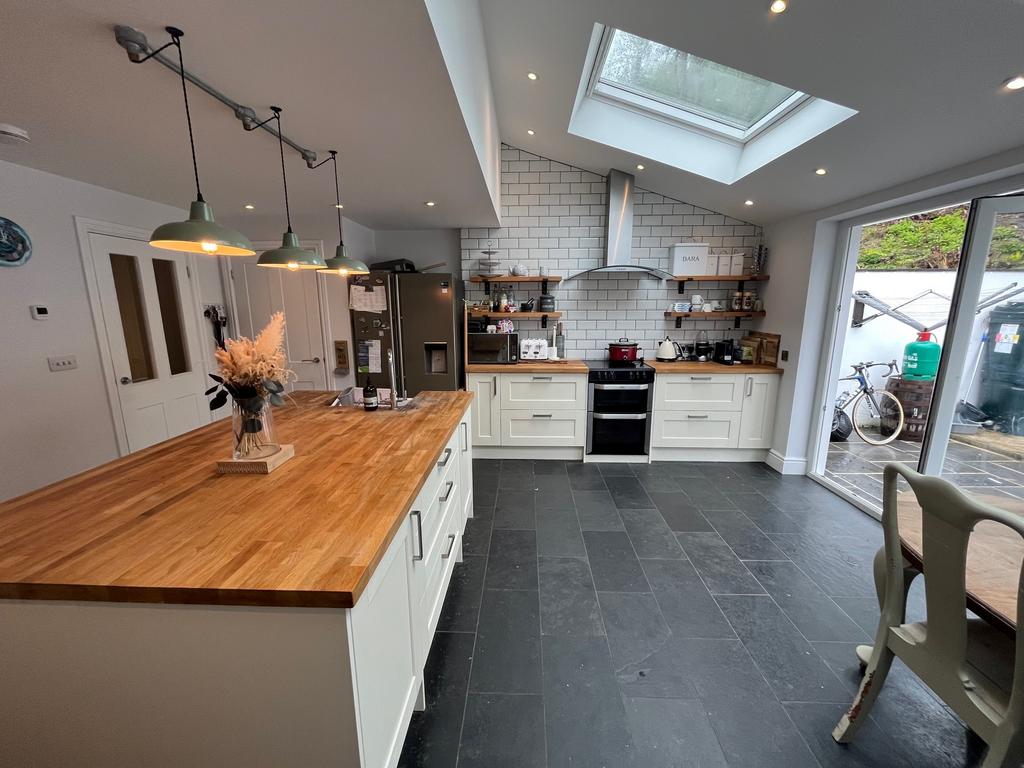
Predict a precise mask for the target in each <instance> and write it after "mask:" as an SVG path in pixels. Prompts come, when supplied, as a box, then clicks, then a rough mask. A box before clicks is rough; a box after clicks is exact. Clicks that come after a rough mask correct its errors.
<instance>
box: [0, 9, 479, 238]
mask: <svg viewBox="0 0 1024 768" xmlns="http://www.w3.org/2000/svg"><path fill="white" fill-rule="evenodd" d="M115 24H126V25H129V26H133V27H135V28H137V29H139V30H140V31H142V32H143V33H145V34H146V36H147V37H148V38H149V42H150V44H151V45H152V46H153V47H157V46H159V45H162V44H163V43H164V42H166V41H167V40H168V37H167V34H166V33H165V32H164V31H163V27H164V26H166V25H168V24H171V25H174V26H178V27H180V28H182V29H183V30H184V31H185V37H184V39H183V48H184V56H185V67H186V69H188V70H189V71H191V72H193V73H194V74H196V75H198V76H199V77H201V78H203V79H204V80H206V81H207V82H209V83H210V84H212V85H213V86H215V87H216V88H218V89H219V90H221V91H222V92H223V93H225V94H227V95H228V96H230V97H231V98H233V99H235V100H236V101H238V102H240V103H242V104H246V105H249V106H251V107H253V108H254V109H255V110H256V112H257V114H258V115H259V117H260V118H261V119H262V118H263V117H265V116H267V115H269V111H268V109H267V107H268V106H269V105H270V104H277V105H280V106H282V107H283V108H284V114H283V116H282V119H283V122H284V133H285V135H287V136H289V137H291V138H293V139H295V140H296V141H297V142H299V143H300V144H303V145H304V146H307V147H310V148H311V149H314V150H315V151H317V152H318V154H319V155H320V156H321V157H326V150H327V149H330V148H336V149H338V150H339V151H340V166H341V169H342V180H341V183H342V198H343V201H344V203H345V211H344V213H345V215H346V216H348V217H350V218H352V219H355V220H356V221H359V222H360V223H362V224H365V225H367V226H370V227H373V228H376V229H381V228H383V229H386V228H405V229H416V228H435V227H459V226H464V225H467V224H473V223H476V224H477V225H486V224H488V223H490V222H493V220H494V213H493V208H492V207H491V205H490V200H489V197H488V193H487V188H486V185H485V183H484V179H483V174H482V172H481V170H480V165H479V163H478V161H477V159H476V154H475V153H474V150H473V146H472V144H471V142H470V139H469V136H468V134H467V131H466V126H465V123H464V121H463V118H462V113H461V112H460V110H459V106H458V103H457V102H456V98H455V95H454V93H453V90H452V86H451V82H450V80H449V77H448V73H447V70H446V69H445V65H444V61H443V59H442V57H441V52H440V50H439V48H438V43H437V40H436V38H435V36H434V31H433V28H432V27H431V24H430V20H429V18H428V16H427V13H426V9H425V7H424V5H423V4H422V3H421V2H412V1H411V0H372V2H370V1H367V2H338V0H303V2H301V3H285V2H276V1H275V0H218V1H217V2H209V1H208V0H207V1H205V2H204V1H202V0H183V1H179V2H176V3H173V4H169V3H166V2H160V1H159V0H105V1H104V2H102V3H99V2H90V0H4V1H3V8H2V10H0V52H2V53H0V57H2V66H0V93H2V94H3V96H2V98H0V122H7V123H14V124H16V125H19V126H21V127H24V128H27V129H28V130H29V131H30V133H31V135H32V142H31V144H29V145H27V146H24V145H22V146H12V145H5V144H0V160H8V161H10V162H13V163H18V164H21V165H27V166H30V167H34V168H39V169H42V170H46V171H50V172H53V173H56V174H60V175H62V176H68V177H71V178H76V179H80V180H83V181H87V182H90V183H93V184H98V185H100V186H103V187H108V188H111V189H116V190H119V191H122V192H127V193H130V194H134V195H139V196H141V197H145V198H149V199H152V200H158V201H161V202H166V203H171V204H174V205H178V206H181V207H183V208H187V207H188V203H189V201H190V200H191V199H192V198H193V196H194V193H193V189H192V179H191V172H190V171H191V169H190V161H189V155H188V141H187V134H186V131H185V118H184V111H183V108H182V101H181V89H180V85H179V82H178V80H177V79H176V78H175V76H174V74H173V73H172V72H171V71H170V70H168V69H167V68H165V67H163V66H162V65H160V64H159V63H157V62H153V61H150V62H147V63H145V64H132V63H131V62H129V60H128V57H127V54H126V53H125V51H124V50H123V49H122V48H120V47H119V46H118V45H117V44H116V43H115V41H114V34H113V26H114V25H115ZM190 100H191V105H192V115H193V123H194V125H195V130H196V141H197V147H198V152H199V162H200V174H201V180H202V186H203V192H204V194H205V196H206V199H207V200H208V201H209V202H210V203H211V204H212V205H213V207H214V211H215V212H216V214H217V216H218V218H221V219H231V220H232V222H233V223H235V224H239V223H240V222H239V220H238V219H236V218H235V217H236V216H239V215H247V214H245V211H244V210H243V206H244V205H245V204H246V203H251V204H253V205H255V206H256V208H255V210H254V211H253V213H252V214H251V215H252V216H260V217H265V216H268V215H275V214H276V215H279V216H280V217H281V221H282V226H281V229H282V230H283V228H284V227H283V219H284V205H283V198H282V190H281V183H280V161H279V159H278V154H277V153H278V149H277V145H276V142H275V141H274V138H273V137H272V136H271V135H270V134H268V133H266V132H264V131H256V132H254V133H245V132H244V131H243V130H242V128H241V123H240V122H238V121H237V120H236V119H235V117H234V116H233V115H232V113H231V111H230V110H229V109H228V108H227V107H225V106H223V105H222V104H220V103H219V102H217V101H215V100H213V99H212V98H211V97H209V96H207V95H206V94H204V93H202V92H201V91H199V90H198V89H196V88H193V87H192V86H190ZM285 153H286V155H285V157H286V160H287V164H288V165H287V167H288V181H289V192H290V194H291V202H292V212H293V215H296V216H297V217H301V218H302V220H303V221H309V220H310V219H311V218H313V219H316V220H320V219H321V218H322V220H323V223H324V226H327V227H329V226H330V225H331V222H332V221H333V218H334V215H335V211H334V207H333V202H334V181H333V179H332V178H331V171H330V169H329V167H327V166H325V167H323V168H320V169H319V170H317V171H310V170H308V169H307V168H306V166H305V163H304V162H303V161H302V159H301V158H300V157H299V156H298V154H297V153H295V152H294V151H292V150H290V149H289V148H288V147H285ZM426 200H436V201H437V203H438V204H437V206H435V207H434V208H427V207H426V206H424V205H423V203H424V201H426ZM241 223H243V225H244V219H243V220H242V222H241ZM300 234H301V232H300Z"/></svg>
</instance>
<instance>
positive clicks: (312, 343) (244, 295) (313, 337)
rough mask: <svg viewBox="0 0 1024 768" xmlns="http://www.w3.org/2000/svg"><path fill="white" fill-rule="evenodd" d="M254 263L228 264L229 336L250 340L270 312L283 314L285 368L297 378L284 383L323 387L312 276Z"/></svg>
mask: <svg viewBox="0 0 1024 768" xmlns="http://www.w3.org/2000/svg"><path fill="white" fill-rule="evenodd" d="M276 245H277V244H276V243H275V244H274V245H272V246H268V247H276ZM258 248H259V245H258V244H257V249H258ZM256 259H257V257H256V256H252V257H244V258H238V257H231V258H229V259H228V260H227V269H228V283H229V285H230V286H231V290H230V293H231V300H232V307H233V310H234V311H233V318H232V320H233V322H234V328H233V330H232V333H234V334H236V335H241V336H249V337H250V338H251V337H252V336H253V335H255V334H257V333H259V332H260V330H261V329H262V328H263V326H264V325H266V324H267V321H268V320H269V319H270V316H271V315H272V314H273V313H274V312H278V311H281V312H284V318H285V331H284V334H285V340H284V344H285V353H286V354H287V356H288V367H289V368H290V369H291V370H292V371H294V372H295V376H296V377H295V379H293V380H292V381H291V382H289V389H327V388H328V386H327V364H328V360H327V355H326V354H325V350H324V333H323V326H322V321H321V311H320V292H319V284H318V280H319V278H318V277H317V275H316V272H314V271H310V270H298V271H295V272H292V271H290V270H287V269H267V268H266V267H260V266H257V264H256Z"/></svg>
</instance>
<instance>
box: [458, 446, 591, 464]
mask: <svg viewBox="0 0 1024 768" xmlns="http://www.w3.org/2000/svg"><path fill="white" fill-rule="evenodd" d="M473 458H474V459H556V460H561V461H580V460H581V459H582V458H583V448H572V447H569V448H552V447H550V446H539V447H537V448H519V447H513V446H509V447H503V446H500V445H474V446H473Z"/></svg>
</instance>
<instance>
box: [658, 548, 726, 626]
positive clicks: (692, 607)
mask: <svg viewBox="0 0 1024 768" xmlns="http://www.w3.org/2000/svg"><path fill="white" fill-rule="evenodd" d="M640 563H641V565H642V566H643V569H644V573H645V574H646V575H647V581H648V582H649V583H650V585H651V589H653V590H654V597H655V599H656V600H657V601H658V606H659V607H660V608H661V615H662V617H663V618H664V619H665V623H666V624H668V627H669V629H670V630H672V634H673V635H675V636H676V637H730V638H731V637H736V633H735V632H733V630H732V625H731V624H730V623H729V622H728V620H727V619H726V618H725V614H723V613H722V609H721V608H719V607H718V603H717V602H715V599H714V598H713V597H712V596H711V593H710V592H708V589H707V587H705V586H704V582H703V581H701V578H700V576H698V575H697V571H695V570H694V568H693V564H692V563H690V562H688V561H686V560H641V561H640Z"/></svg>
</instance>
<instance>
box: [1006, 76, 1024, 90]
mask: <svg viewBox="0 0 1024 768" xmlns="http://www.w3.org/2000/svg"><path fill="white" fill-rule="evenodd" d="M1003 87H1004V88H1006V90H1008V91H1019V90H1020V89H1021V88H1024V75H1017V76H1016V77H1011V78H1010V79H1009V80H1007V81H1006V82H1005V83H1003Z"/></svg>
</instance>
